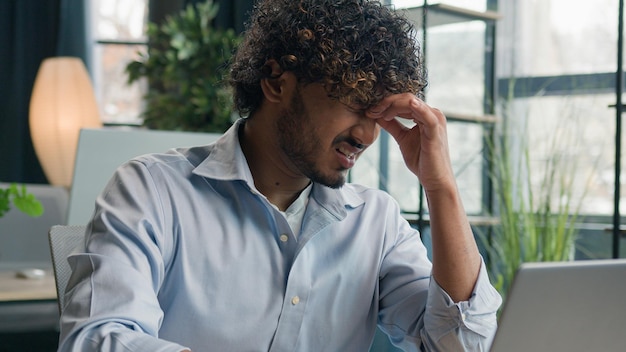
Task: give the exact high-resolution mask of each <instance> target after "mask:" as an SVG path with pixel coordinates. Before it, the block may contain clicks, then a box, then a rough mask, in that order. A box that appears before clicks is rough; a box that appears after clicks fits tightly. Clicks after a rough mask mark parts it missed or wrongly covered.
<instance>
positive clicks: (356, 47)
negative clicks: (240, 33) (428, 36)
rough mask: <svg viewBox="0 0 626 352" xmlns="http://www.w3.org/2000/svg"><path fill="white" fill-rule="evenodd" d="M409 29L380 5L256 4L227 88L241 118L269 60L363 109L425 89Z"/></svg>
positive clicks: (274, 0)
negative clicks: (390, 98)
mask: <svg viewBox="0 0 626 352" xmlns="http://www.w3.org/2000/svg"><path fill="white" fill-rule="evenodd" d="M414 35H415V31H414V28H413V25H412V24H411V23H410V22H409V21H408V20H407V19H405V18H404V17H402V16H401V15H400V14H398V13H397V12H395V11H393V10H391V9H389V8H388V7H386V6H384V5H382V4H381V3H380V2H378V1H368V0H259V2H258V3H257V4H256V6H255V9H254V11H253V14H252V16H251V19H250V23H248V28H247V31H246V32H245V35H244V38H243V42H242V43H241V44H240V45H239V47H238V50H237V52H236V54H235V56H234V57H233V62H232V64H231V71H230V76H229V81H230V84H231V86H232V87H233V89H234V102H235V108H236V109H237V110H239V112H240V113H242V114H244V115H245V114H248V113H252V112H254V111H255V110H256V109H257V108H258V107H259V106H260V104H261V101H262V97H263V92H262V91H261V87H260V81H261V80H262V79H264V78H272V77H270V74H271V72H270V70H268V67H267V66H266V63H267V61H268V60H270V59H274V60H276V61H277V62H278V64H279V65H280V66H281V68H282V69H283V71H291V72H293V73H294V74H295V76H296V77H297V79H298V83H299V84H309V83H321V84H323V85H324V87H325V89H326V91H327V92H328V95H329V97H331V98H333V99H337V100H339V101H341V102H342V103H344V104H347V105H350V106H358V107H359V108H363V109H367V108H368V107H371V106H373V105H376V104H377V103H378V102H379V101H380V100H381V99H382V98H384V97H385V96H387V95H390V94H396V93H406V92H410V93H413V94H417V95H421V94H422V92H423V89H424V87H425V86H426V77H425V72H424V70H423V68H422V62H421V61H420V53H419V50H420V48H419V45H418V43H417V41H416V40H415V38H414Z"/></svg>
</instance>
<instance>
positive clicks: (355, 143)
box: [333, 137, 367, 150]
mask: <svg viewBox="0 0 626 352" xmlns="http://www.w3.org/2000/svg"><path fill="white" fill-rule="evenodd" d="M344 142H345V143H348V144H350V146H352V147H354V148H357V149H361V150H363V149H365V148H367V146H366V145H365V144H362V143H359V142H358V141H356V140H355V139H354V138H351V137H337V138H335V140H334V141H333V144H339V143H344Z"/></svg>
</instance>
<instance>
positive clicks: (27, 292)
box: [0, 270, 57, 302]
mask: <svg viewBox="0 0 626 352" xmlns="http://www.w3.org/2000/svg"><path fill="white" fill-rule="evenodd" d="M56 299H57V291H56V286H55V283H54V274H53V272H52V270H46V276H44V277H43V278H41V279H22V278H18V277H16V276H15V271H14V270H3V271H0V302H10V301H41V300H56Z"/></svg>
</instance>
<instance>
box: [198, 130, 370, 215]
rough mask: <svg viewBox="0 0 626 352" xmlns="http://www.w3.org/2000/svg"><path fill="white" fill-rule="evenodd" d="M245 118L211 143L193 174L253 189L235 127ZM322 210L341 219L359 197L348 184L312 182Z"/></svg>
mask: <svg viewBox="0 0 626 352" xmlns="http://www.w3.org/2000/svg"><path fill="white" fill-rule="evenodd" d="M244 123H245V119H239V120H237V121H236V122H235V123H234V124H233V125H232V126H231V127H230V128H229V129H228V131H226V132H225V133H224V134H223V135H222V136H221V137H220V138H219V139H218V140H217V141H216V142H215V143H214V144H212V145H211V146H210V148H211V149H210V152H209V155H208V156H207V157H206V159H204V160H203V161H202V162H201V163H200V164H199V165H198V166H197V167H196V168H195V169H194V171H193V173H194V174H196V175H199V176H203V177H207V178H211V179H216V180H223V181H237V180H239V181H243V182H245V183H246V184H247V185H248V187H249V188H251V189H256V188H255V187H254V180H253V179H252V174H251V173H250V168H249V167H248V163H247V161H246V157H245V155H244V154H243V151H242V149H241V145H240V144H239V128H240V127H242V126H243V124H244ZM311 197H313V198H314V199H315V200H316V201H317V202H318V203H319V204H320V205H322V207H324V208H325V209H326V210H328V211H329V212H330V213H332V214H333V215H334V216H336V217H337V218H344V217H345V215H346V214H345V213H346V207H348V208H356V207H358V206H359V205H361V204H363V203H364V200H363V198H362V197H361V196H360V195H359V194H358V193H357V192H356V191H355V190H354V188H353V187H351V186H350V185H345V186H343V187H341V188H338V189H333V188H330V187H326V186H324V185H321V184H318V183H314V184H313V190H312V192H311Z"/></svg>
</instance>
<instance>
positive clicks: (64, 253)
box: [48, 225, 86, 313]
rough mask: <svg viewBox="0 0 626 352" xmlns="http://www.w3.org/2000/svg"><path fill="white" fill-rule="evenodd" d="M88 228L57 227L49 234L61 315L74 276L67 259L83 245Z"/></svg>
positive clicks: (79, 226) (75, 226)
mask: <svg viewBox="0 0 626 352" xmlns="http://www.w3.org/2000/svg"><path fill="white" fill-rule="evenodd" d="M85 230H86V226H84V225H72V226H64V225H55V226H52V227H51V228H50V231H49V232H48V240H49V242H50V256H51V257H52V268H53V269H54V279H55V282H56V289H57V297H58V300H57V301H58V304H59V313H61V312H62V311H63V303H64V302H63V300H64V298H65V297H64V296H65V287H66V286H67V281H68V280H69V278H70V275H71V274H72V270H71V268H70V265H69V263H68V262H67V257H68V256H69V255H70V254H71V253H72V252H73V251H74V250H75V249H77V248H78V247H79V246H81V245H83V241H84V238H85Z"/></svg>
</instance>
